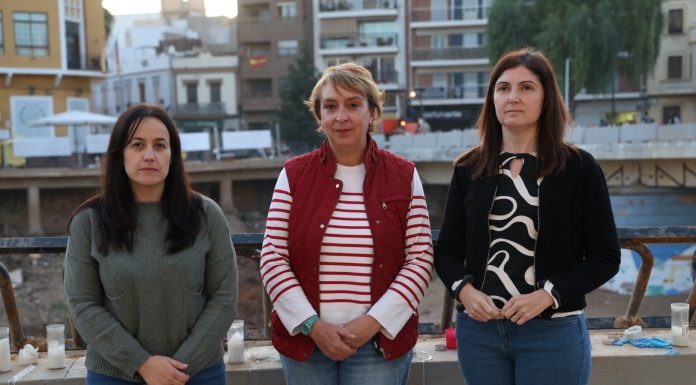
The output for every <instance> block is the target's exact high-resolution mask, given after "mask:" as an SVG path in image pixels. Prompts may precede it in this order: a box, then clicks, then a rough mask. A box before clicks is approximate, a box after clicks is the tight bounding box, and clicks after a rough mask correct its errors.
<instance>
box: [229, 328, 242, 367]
mask: <svg viewBox="0 0 696 385" xmlns="http://www.w3.org/2000/svg"><path fill="white" fill-rule="evenodd" d="M227 362H229V363H230V364H238V363H240V362H244V337H243V336H242V333H239V332H237V333H234V334H233V335H232V337H230V338H229V339H228V340H227Z"/></svg>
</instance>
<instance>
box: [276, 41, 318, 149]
mask: <svg viewBox="0 0 696 385" xmlns="http://www.w3.org/2000/svg"><path fill="white" fill-rule="evenodd" d="M318 79H319V73H318V71H317V69H316V67H314V61H313V58H312V52H311V50H310V48H309V47H308V46H307V45H303V46H302V47H301V48H300V54H299V56H298V57H297V60H296V61H295V63H293V64H291V65H290V66H289V67H288V77H287V81H286V82H285V86H284V87H283V88H282V89H281V90H280V98H281V100H280V111H279V112H278V121H279V123H280V129H281V138H282V139H283V141H284V142H286V143H287V144H288V145H289V146H290V147H291V149H298V150H300V151H306V150H307V149H310V148H313V147H316V146H317V145H318V144H319V143H321V139H322V137H321V135H320V134H318V133H317V132H316V128H317V122H316V120H315V119H314V116H313V115H312V114H311V113H310V112H309V111H308V110H307V107H306V106H305V104H304V101H305V100H307V99H308V98H309V95H310V94H311V93H312V89H313V88H314V84H316V82H317V80H318Z"/></svg>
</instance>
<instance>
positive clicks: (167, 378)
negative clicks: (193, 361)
mask: <svg viewBox="0 0 696 385" xmlns="http://www.w3.org/2000/svg"><path fill="white" fill-rule="evenodd" d="M186 367H188V364H184V363H182V362H179V361H177V360H175V359H173V358H169V357H165V356H152V357H150V358H148V359H147V361H145V363H144V364H142V365H141V366H140V368H139V369H138V373H140V375H141V376H143V379H144V380H145V383H146V384H148V385H172V384H173V385H184V384H185V383H186V381H188V380H189V375H188V374H186V373H184V372H182V370H184V369H186Z"/></svg>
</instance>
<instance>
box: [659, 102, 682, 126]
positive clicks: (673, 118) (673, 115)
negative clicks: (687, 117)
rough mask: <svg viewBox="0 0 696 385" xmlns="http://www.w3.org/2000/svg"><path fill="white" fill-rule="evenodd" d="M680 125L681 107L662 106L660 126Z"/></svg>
mask: <svg viewBox="0 0 696 385" xmlns="http://www.w3.org/2000/svg"><path fill="white" fill-rule="evenodd" d="M679 123H681V107H680V106H664V107H662V124H679Z"/></svg>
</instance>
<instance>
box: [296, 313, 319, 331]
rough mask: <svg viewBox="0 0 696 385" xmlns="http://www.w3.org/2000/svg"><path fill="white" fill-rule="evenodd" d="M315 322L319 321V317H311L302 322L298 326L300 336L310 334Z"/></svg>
mask: <svg viewBox="0 0 696 385" xmlns="http://www.w3.org/2000/svg"><path fill="white" fill-rule="evenodd" d="M317 321H319V316H318V315H313V316H311V317H309V318H307V320H305V321H304V322H302V323H301V324H300V331H301V332H302V334H304V335H306V336H308V335H309V333H311V332H312V326H314V323H315V322H317Z"/></svg>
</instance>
